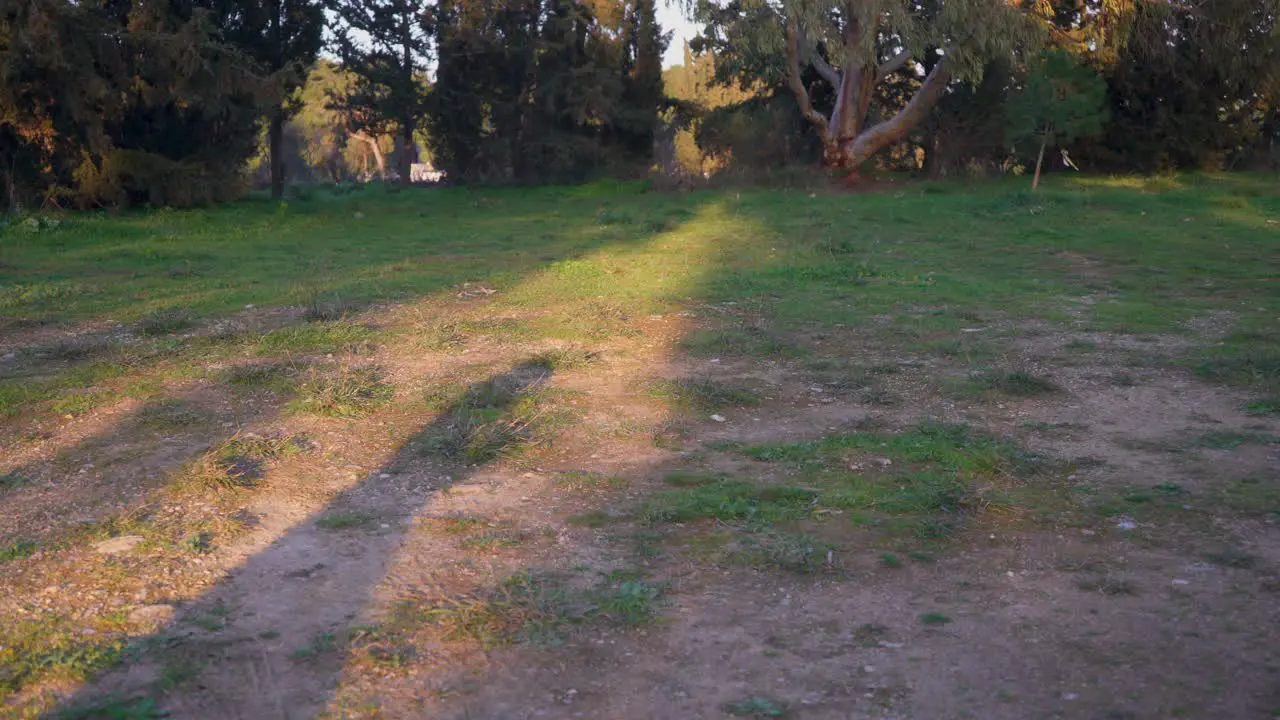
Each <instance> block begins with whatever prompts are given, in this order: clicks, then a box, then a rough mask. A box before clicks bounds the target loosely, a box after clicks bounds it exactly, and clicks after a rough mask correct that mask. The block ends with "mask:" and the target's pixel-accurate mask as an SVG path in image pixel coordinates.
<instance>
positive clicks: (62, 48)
mask: <svg viewBox="0 0 1280 720" xmlns="http://www.w3.org/2000/svg"><path fill="white" fill-rule="evenodd" d="M656 1H657V0H468V1H467V2H463V0H149V1H148V2H145V3H144V2H140V1H139V0H0V201H2V202H3V206H4V207H5V208H8V209H15V208H20V207H26V208H30V207H39V206H47V205H53V206H57V207H67V206H77V207H95V206H124V205H131V204H144V203H150V204H154V205H179V206H183V205H195V204H203V203H209V202H217V201H220V200H224V199H228V198H231V197H235V196H236V195H237V194H238V193H240V192H241V191H242V190H243V188H244V186H245V184H246V182H248V181H249V180H250V179H251V178H254V177H256V178H259V179H260V181H262V182H263V183H264V184H269V185H270V187H271V188H272V192H273V195H274V196H276V197H280V196H282V195H283V193H284V191H285V187H286V183H287V182H290V181H299V182H305V181H316V180H320V181H338V180H347V179H353V178H360V179H366V178H370V177H380V178H382V179H384V180H387V181H393V180H394V181H396V182H399V183H407V182H408V181H409V179H410V167H411V166H412V164H413V163H415V162H418V161H421V160H424V159H426V158H427V157H429V158H430V160H431V162H433V163H434V164H435V165H436V166H437V167H438V168H439V169H441V170H443V171H444V172H445V173H446V177H447V178H448V180H449V181H450V182H455V183H475V182H494V183H536V182H571V181H577V180H582V179H585V178H589V177H592V176H596V175H600V174H604V173H610V174H617V173H626V174H639V173H643V172H645V171H647V169H648V168H649V166H650V165H651V164H652V162H653V159H654V149H655V145H656V146H657V147H658V148H659V150H660V151H661V152H660V154H661V155H663V156H664V157H665V158H667V159H664V160H662V164H663V165H664V166H669V165H670V166H675V165H678V166H680V167H682V168H684V171H685V172H689V173H697V174H708V173H712V172H718V171H722V170H724V169H726V168H732V167H737V166H751V165H756V166H764V167H777V166H778V165H782V164H788V163H810V164H811V165H812V166H813V167H815V168H817V167H820V166H822V165H825V166H826V167H827V168H829V169H835V170H840V171H856V170H859V169H862V168H866V167H869V166H880V167H888V168H899V169H901V168H914V169H919V170H923V171H925V172H927V173H929V174H932V175H937V176H942V175H950V174H956V173H959V172H969V171H973V170H975V169H977V170H983V169H988V170H990V169H1002V168H1003V169H1009V168H1019V169H1021V168H1023V167H1025V166H1027V165H1029V164H1034V165H1035V166H1037V167H1038V166H1039V165H1040V164H1041V163H1042V162H1043V161H1045V160H1046V158H1047V159H1048V161H1051V162H1053V163H1054V164H1057V165H1060V164H1061V162H1060V161H1058V160H1057V159H1056V158H1058V157H1061V158H1062V159H1063V160H1064V161H1065V160H1066V159H1069V158H1075V161H1076V162H1077V163H1079V164H1081V165H1084V166H1085V167H1086V169H1092V170H1104V171H1112V170H1120V171H1130V170H1137V171H1152V170H1161V169H1174V168H1209V169H1217V168H1236V167H1244V166H1248V165H1261V164H1269V163H1270V160H1271V156H1272V152H1271V149H1272V145H1273V143H1274V140H1275V138H1276V136H1277V135H1278V134H1280V118H1278V116H1277V101H1278V99H1280V72H1278V70H1280V29H1278V28H1277V26H1276V19H1277V16H1278V15H1280V0H1196V2H1187V1H1186V0H1012V1H1011V0H928V1H927V2H926V1H925V0H770V1H768V2H764V1H762V0H701V1H700V2H698V3H686V4H685V6H686V7H689V8H692V12H694V13H695V14H696V16H697V18H698V19H699V20H700V22H701V23H702V25H703V27H704V30H703V32H702V33H701V35H700V36H699V37H698V38H696V39H695V40H694V42H692V43H691V47H690V48H689V50H688V51H687V52H686V59H685V64H684V66H683V67H680V68H675V69H672V70H671V71H668V72H667V73H666V76H665V84H664V74H663V71H662V68H661V57H662V53H663V51H664V49H665V46H666V44H667V42H668V37H667V35H665V34H664V33H663V31H662V29H661V28H660V27H659V26H658V22H657V19H656V7H655V2H656ZM664 148H665V149H664ZM677 161H678V162H677ZM291 179H292V180H291Z"/></svg>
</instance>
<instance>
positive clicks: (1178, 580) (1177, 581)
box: [1173, 578, 1191, 585]
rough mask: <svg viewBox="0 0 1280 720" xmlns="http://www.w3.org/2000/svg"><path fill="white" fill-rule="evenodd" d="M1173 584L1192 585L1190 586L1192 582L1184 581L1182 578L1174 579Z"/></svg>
mask: <svg viewBox="0 0 1280 720" xmlns="http://www.w3.org/2000/svg"><path fill="white" fill-rule="evenodd" d="M1173 584H1174V585H1190V584H1191V581H1190V580H1183V579H1182V578H1174V579H1173Z"/></svg>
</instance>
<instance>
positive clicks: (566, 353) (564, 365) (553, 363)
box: [528, 347, 600, 371]
mask: <svg viewBox="0 0 1280 720" xmlns="http://www.w3.org/2000/svg"><path fill="white" fill-rule="evenodd" d="M599 359H600V353H598V352H595V351H594V350H588V349H586V348H581V347H563V348H551V349H549V350H543V351H542V352H539V353H537V354H535V355H534V356H533V357H531V358H529V360H528V364H530V365H533V366H535V367H540V368H545V369H547V370H549V371H560V370H575V369H577V368H581V367H586V366H587V365H591V364H592V363H595V362H597V361H598V360H599Z"/></svg>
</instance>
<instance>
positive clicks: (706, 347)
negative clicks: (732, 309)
mask: <svg viewBox="0 0 1280 720" xmlns="http://www.w3.org/2000/svg"><path fill="white" fill-rule="evenodd" d="M680 349H682V350H684V351H685V352H687V353H689V354H690V355H695V356H699V357H711V356H720V355H723V356H726V357H728V356H733V355H750V356H754V357H800V356H802V355H804V354H805V351H804V349H803V348H801V347H800V346H798V345H796V344H795V343H793V342H791V341H790V340H787V339H786V338H783V337H782V336H780V335H776V334H774V333H771V332H768V331H766V330H760V329H756V328H720V329H715V330H699V331H697V332H693V333H690V334H689V335H688V336H687V337H685V338H684V339H682V340H681V341H680Z"/></svg>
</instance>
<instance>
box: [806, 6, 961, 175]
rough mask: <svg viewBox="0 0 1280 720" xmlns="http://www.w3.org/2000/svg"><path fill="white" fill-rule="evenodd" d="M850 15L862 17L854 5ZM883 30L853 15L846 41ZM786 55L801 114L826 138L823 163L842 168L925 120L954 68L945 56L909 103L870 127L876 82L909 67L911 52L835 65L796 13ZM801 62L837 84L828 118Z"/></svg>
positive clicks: (854, 41)
mask: <svg viewBox="0 0 1280 720" xmlns="http://www.w3.org/2000/svg"><path fill="white" fill-rule="evenodd" d="M848 14H849V17H850V18H857V17H858V13H857V12H856V11H854V10H850V12H849V13H848ZM879 31H880V25H879V22H878V21H876V20H871V19H866V18H864V19H862V20H861V21H857V20H850V21H849V23H848V24H847V25H846V28H845V44H846V45H847V46H849V47H855V46H857V45H858V44H860V43H861V42H862V39H863V36H864V35H865V36H868V37H872V38H874V37H875V36H876V34H877V33H879ZM786 59H787V66H786V70H787V74H786V84H787V87H788V88H789V89H790V90H791V93H792V94H793V95H794V96H795V98H796V104H797V105H799V107H800V114H801V115H802V116H804V118H805V119H806V120H808V121H809V122H810V123H811V124H812V125H813V126H814V129H815V130H816V131H817V132H818V135H819V137H821V138H822V147H823V150H822V159H823V162H824V163H825V164H826V165H827V166H828V167H832V168H839V169H842V170H854V169H856V168H857V167H858V166H859V165H861V164H862V163H864V162H866V161H867V160H868V159H869V158H870V157H871V156H872V155H874V154H876V153H877V152H879V151H880V150H882V149H884V148H886V147H888V146H889V145H892V144H893V143H895V142H898V141H899V140H901V139H903V138H905V137H906V136H907V134H908V133H910V132H911V131H912V130H913V129H915V127H916V126H918V125H919V124H920V123H921V122H922V121H923V120H924V119H925V117H926V116H927V115H928V114H929V111H931V110H932V109H933V107H934V105H936V104H937V103H938V99H939V98H940V97H942V92H943V91H944V90H946V87H947V84H948V83H950V82H951V70H950V68H949V67H948V61H947V58H946V57H945V56H944V57H943V58H942V59H941V60H939V61H938V64H937V65H934V67H933V70H931V71H930V72H929V74H928V76H926V77H925V79H924V82H923V83H922V84H921V85H920V89H918V90H917V91H916V94H915V95H913V96H912V98H911V100H910V101H909V102H908V103H907V104H906V107H904V108H902V110H900V111H898V114H896V115H894V116H893V117H891V118H889V119H888V120H885V121H884V122H881V123H878V124H876V125H875V126H873V127H870V128H866V127H864V125H863V124H864V123H865V122H866V121H867V111H868V108H869V107H870V104H871V97H872V94H873V93H874V91H875V86H876V85H877V84H878V83H880V82H881V81H882V80H884V78H886V77H888V76H889V75H890V74H892V73H894V72H897V71H898V70H899V69H901V68H903V67H905V66H906V64H907V63H908V62H909V61H910V54H909V53H908V52H907V51H905V50H904V51H903V52H901V53H899V54H898V55H897V56H895V57H893V58H890V59H889V60H887V61H885V62H884V63H882V64H880V65H876V64H874V63H867V62H865V61H859V60H855V59H853V58H849V59H847V60H846V62H845V67H843V68H841V69H836V68H834V67H832V66H831V65H830V64H829V63H828V62H827V61H826V60H825V59H824V58H823V57H822V55H821V54H820V53H819V52H818V51H817V50H815V49H813V48H811V47H809V45H808V43H807V42H806V41H805V39H804V33H803V31H802V30H801V28H800V23H799V20H798V19H797V18H796V17H795V16H794V15H792V16H790V17H788V18H787V23H786ZM803 63H808V64H812V65H813V67H814V69H815V70H817V72H818V74H819V75H821V76H822V77H823V79H824V80H826V81H827V82H829V83H831V85H832V87H834V88H835V89H836V102H835V107H834V108H833V109H832V111H831V117H830V118H828V117H826V116H825V115H823V114H822V113H820V112H818V111H817V110H816V109H815V108H814V107H813V101H812V99H811V98H810V97H809V90H808V88H806V87H805V86H804V81H803V80H802V79H801V74H800V71H801V66H802V64H803Z"/></svg>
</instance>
